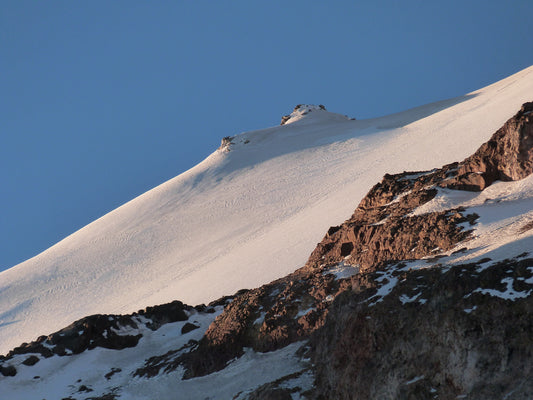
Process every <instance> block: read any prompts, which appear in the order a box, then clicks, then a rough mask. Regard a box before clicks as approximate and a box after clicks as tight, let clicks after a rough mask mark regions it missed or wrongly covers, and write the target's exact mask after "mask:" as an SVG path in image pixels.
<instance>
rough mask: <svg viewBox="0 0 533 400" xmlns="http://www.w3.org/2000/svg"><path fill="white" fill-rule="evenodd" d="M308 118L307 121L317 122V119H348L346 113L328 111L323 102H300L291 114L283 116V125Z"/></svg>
mask: <svg viewBox="0 0 533 400" xmlns="http://www.w3.org/2000/svg"><path fill="white" fill-rule="evenodd" d="M302 119H306V121H307V122H315V121H316V120H317V119H326V120H333V119H341V120H342V119H348V117H346V116H345V115H340V114H335V113H331V112H328V110H326V107H325V106H323V105H322V104H320V105H318V106H316V105H314V104H298V105H297V106H296V107H294V110H293V111H292V113H290V114H289V115H284V116H283V117H281V125H285V124H292V123H294V122H296V121H301V120H302Z"/></svg>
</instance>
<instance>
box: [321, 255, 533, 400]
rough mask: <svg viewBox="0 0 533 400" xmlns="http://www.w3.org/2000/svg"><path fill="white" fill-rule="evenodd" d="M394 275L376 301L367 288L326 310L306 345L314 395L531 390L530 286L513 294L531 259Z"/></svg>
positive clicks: (476, 395)
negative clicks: (312, 366) (511, 288)
mask: <svg viewBox="0 0 533 400" xmlns="http://www.w3.org/2000/svg"><path fill="white" fill-rule="evenodd" d="M393 275H396V278H397V279H398V283H397V284H396V286H395V287H394V289H393V290H392V291H391V292H390V293H389V294H388V295H386V296H384V297H382V298H381V301H376V300H374V301H370V300H371V299H372V296H373V293H374V292H375V289H370V288H367V289H364V290H361V291H357V290H352V291H345V292H344V293H342V294H341V295H339V296H338V297H337V299H336V301H335V302H334V303H333V306H332V307H331V308H330V312H329V313H328V317H327V320H326V323H325V325H324V327H323V328H322V329H320V330H319V331H317V332H316V333H315V335H314V336H313V337H312V340H311V343H312V347H313V350H312V351H311V354H312V358H313V362H314V363H315V365H316V375H315V376H316V383H317V391H316V393H315V396H316V397H315V398H318V399H333V398H334V399H353V398H354V397H353V394H354V393H357V398H358V399H378V398H386V399H403V398H405V399H407V398H409V399H411V398H412V399H428V398H434V397H435V396H438V398H444V399H452V398H457V397H458V396H462V395H465V396H466V398H468V399H496V398H513V399H522V398H524V399H525V398H527V396H526V395H528V394H531V393H533V363H532V362H531V360H532V359H533V358H532V357H533V319H532V318H531V309H532V307H533V296H532V295H531V292H532V290H533V284H527V285H523V286H522V287H521V290H519V284H520V282H522V283H523V282H524V279H520V278H521V277H522V278H525V277H530V276H533V259H526V260H521V261H519V260H517V259H514V260H506V261H504V262H500V263H497V264H495V265H493V266H490V267H488V268H486V269H483V268H480V265H479V264H470V265H459V266H456V267H453V268H451V269H449V270H448V271H445V272H443V271H442V270H441V269H439V268H434V269H427V270H417V271H409V272H406V271H403V272H400V271H397V272H394V273H393ZM504 280H510V281H512V282H513V286H514V290H516V291H517V292H519V296H517V298H515V299H514V300H509V299H506V298H505V297H506V294H505V291H506V288H507V286H506V285H503V284H502V281H504ZM488 289H492V290H495V291H496V292H493V293H496V294H498V293H500V295H499V296H494V295H490V294H488V291H486V290H488ZM507 297H508V296H507ZM511 393H512V394H513V395H512V396H510V397H505V396H506V395H508V394H511ZM525 396H526V397H525ZM459 398H460V397H459Z"/></svg>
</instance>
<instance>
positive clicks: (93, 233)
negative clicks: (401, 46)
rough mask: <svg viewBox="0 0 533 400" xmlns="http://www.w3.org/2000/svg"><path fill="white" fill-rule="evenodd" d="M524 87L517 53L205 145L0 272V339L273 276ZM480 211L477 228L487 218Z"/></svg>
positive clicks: (465, 140)
mask: <svg viewBox="0 0 533 400" xmlns="http://www.w3.org/2000/svg"><path fill="white" fill-rule="evenodd" d="M532 93H533V68H532V67H530V68H528V69H526V70H523V71H521V72H519V73H517V74H515V75H513V76H511V77H509V78H506V79H504V80H502V81H500V82H498V83H496V84H493V85H491V86H488V87H486V88H484V89H481V90H479V91H476V92H473V93H470V94H468V95H465V96H462V97H458V98H456V99H451V100H446V101H442V102H439V103H434V104H430V105H427V106H423V107H419V108H416V109H413V110H408V111H405V112H403V113H399V114H394V115H391V116H386V117H382V118H377V119H372V120H351V119H349V118H347V117H344V116H342V115H338V114H334V113H330V112H327V111H323V110H315V111H312V112H310V113H309V114H307V115H294V119H293V120H292V121H289V122H291V123H289V124H286V125H283V126H276V127H273V128H268V129H263V130H259V131H254V132H247V133H243V134H240V135H236V136H235V137H234V138H233V144H232V145H231V146H230V151H225V150H217V151H215V152H214V153H213V154H211V155H210V156H209V157H208V158H207V159H206V160H204V161H203V162H201V163H200V164H198V165H197V166H195V167H193V168H191V169H190V170H188V171H186V172H184V173H182V174H181V175H178V176H177V177H176V178H174V179H171V180H170V181H168V182H166V183H164V184H162V185H160V186H158V187H156V188H154V189H153V190H151V191H149V192H147V193H145V194H143V195H141V196H139V197H138V198H136V199H134V200H132V201H130V202H129V203H127V204H125V205H123V206H122V207H119V208H118V209H116V210H114V211H113V212H110V213H109V214H107V215H105V216H103V217H102V218H100V219H98V220H96V221H95V222H93V223H91V224H89V225H88V226H86V227H84V228H82V229H80V230H79V231H78V232H76V233H74V234H72V235H70V236H69V237H67V238H65V239H64V240H62V241H61V242H59V243H58V244H56V245H55V246H53V247H51V248H50V249H48V250H46V251H45V252H43V253H41V254H40V255H38V256H36V257H34V258H32V259H30V260H28V261H26V262H24V263H21V264H19V265H17V266H15V267H13V268H11V269H9V270H7V271H4V272H2V273H1V274H0V353H5V352H7V351H8V350H9V349H10V348H12V347H14V346H16V345H19V344H20V343H22V342H24V341H30V340H32V339H35V338H36V337H37V336H39V335H41V334H48V333H51V332H53V331H56V330H58V329H60V328H62V327H64V326H66V325H68V324H70V323H71V322H72V321H74V320H76V319H79V318H81V317H83V316H86V315H90V314H95V313H129V312H132V311H136V310H138V309H141V308H144V307H146V306H148V305H154V304H160V303H165V302H169V301H171V300H174V299H179V300H181V301H184V302H186V303H189V304H193V305H194V304H197V303H202V302H208V301H211V300H214V299H216V298H218V297H220V296H222V295H227V294H232V293H234V292H235V291H237V290H239V289H242V288H251V287H256V286H259V285H261V284H264V283H267V282H269V281H271V280H273V279H276V278H279V277H281V276H284V275H286V274H287V273H289V272H291V271H293V270H295V269H296V268H298V267H300V266H302V265H303V264H304V263H305V261H306V259H307V257H308V256H309V254H310V252H311V251H312V250H313V248H314V247H315V245H316V243H317V242H318V241H320V239H321V238H322V237H323V235H324V234H325V232H326V231H327V229H328V227H329V226H331V225H336V224H339V223H341V222H342V221H344V220H345V219H346V218H348V217H349V216H350V215H351V214H352V212H353V210H354V209H355V207H356V206H357V204H358V202H359V201H360V200H361V198H362V197H363V196H364V195H365V194H366V192H367V191H368V190H369V189H370V188H371V186H372V185H374V184H375V183H376V182H378V181H380V180H381V177H382V176H383V175H384V174H385V173H397V172H402V171H404V170H426V169H432V168H435V167H440V166H442V165H443V164H446V163H450V162H453V161H460V160H462V159H463V158H465V157H467V156H469V155H470V154H472V153H473V152H474V151H475V150H476V149H477V148H478V147H479V146H480V145H481V143H483V142H484V141H486V140H488V139H489V138H490V136H491V135H492V134H493V133H494V132H495V131H496V130H497V129H498V128H499V127H500V126H501V125H502V124H503V123H504V122H505V121H506V120H507V119H508V118H510V117H511V116H513V115H514V114H515V113H516V112H517V111H518V109H519V108H520V106H521V105H522V103H524V102H526V101H530V100H533V99H532V98H531V94H532ZM353 116H355V117H357V110H353ZM117 184H119V182H117ZM498 187H500V186H496V188H498ZM526 191H527V192H528V193H529V194H528V195H527V196H530V193H531V187H529V186H528V187H527V188H526ZM436 201H438V200H436ZM461 201H462V202H464V201H466V200H465V199H461ZM516 204H518V203H516ZM528 204H529V203H528ZM484 207H486V206H484ZM513 207H514V206H513ZM480 215H481V214H480ZM487 215H488V214H487ZM528 215H529V214H528ZM482 217H483V218H482V219H481V222H482V224H483V225H481V226H480V228H479V229H480V230H481V229H485V228H484V227H488V228H487V229H489V228H490V227H491V226H493V225H490V224H491V223H497V222H496V221H495V222H490V217H487V216H485V215H482ZM487 218H488V219H487ZM505 223H506V222H502V224H505ZM490 229H492V228H490ZM494 229H495V228H494ZM494 229H493V230H494ZM501 229H504V226H503V225H502V227H501ZM501 231H502V230H500V232H501ZM480 232H481V233H482V231H480ZM498 235H499V233H498ZM482 237H483V235H480V238H482ZM502 237H504V235H503V236H502ZM480 240H481V239H480ZM513 240H514V239H513ZM479 246H480V247H482V243H480V244H479Z"/></svg>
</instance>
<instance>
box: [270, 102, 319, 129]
mask: <svg viewBox="0 0 533 400" xmlns="http://www.w3.org/2000/svg"><path fill="white" fill-rule="evenodd" d="M314 110H322V111H327V110H326V107H324V106H323V105H322V104H319V105H318V106H315V105H312V104H298V105H297V106H296V107H294V110H292V113H291V114H289V115H284V116H283V117H281V123H280V125H285V124H286V123H287V122H288V121H289V120H290V119H291V118H293V117H294V116H296V115H298V116H303V115H307V114H309V113H310V112H312V111H314Z"/></svg>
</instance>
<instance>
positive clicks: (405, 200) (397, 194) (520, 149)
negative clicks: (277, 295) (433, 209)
mask: <svg viewBox="0 0 533 400" xmlns="http://www.w3.org/2000/svg"><path fill="white" fill-rule="evenodd" d="M532 112H533V102H531V103H526V104H524V105H523V106H522V108H521V109H520V111H519V112H518V113H517V114H516V115H515V116H513V117H512V118H511V119H509V120H508V121H507V122H506V123H505V125H504V126H503V127H502V128H500V129H499V130H498V131H497V132H496V133H495V134H494V135H493V136H492V138H491V139H490V140H489V141H488V142H486V143H484V144H483V145H482V146H481V147H480V148H479V149H478V150H477V151H476V152H475V153H474V154H473V155H472V156H470V157H468V158H466V159H465V160H464V161H463V162H461V163H453V164H449V165H446V166H444V167H442V168H440V169H437V170H433V171H430V172H418V173H408V172H404V173H402V174H397V175H385V177H384V178H383V180H382V181H381V182H380V183H378V184H377V185H375V186H374V187H373V188H372V189H371V190H370V192H369V193H368V194H367V195H366V197H365V198H364V199H363V200H362V201H361V203H360V204H359V206H358V207H357V209H356V210H355V212H354V214H353V215H352V217H351V218H350V219H349V220H347V221H345V222H344V223H343V224H342V225H340V226H335V227H331V228H330V229H329V231H328V233H327V234H326V236H325V237H324V239H323V240H322V242H320V243H319V244H318V246H317V248H316V249H315V250H314V251H313V253H312V254H311V256H310V258H309V261H308V265H309V266H311V267H316V266H317V265H320V264H322V263H332V262H339V261H341V260H343V259H345V258H346V257H348V259H349V260H350V263H355V264H359V265H361V267H362V268H363V270H367V269H369V268H373V266H375V265H376V264H377V263H379V262H383V261H400V260H406V259H420V258H423V257H426V256H428V255H431V254H432V253H434V252H438V251H443V250H444V251H446V250H450V249H451V248H453V247H454V246H455V245H456V244H457V243H459V242H461V241H463V240H465V239H467V238H468V234H469V231H468V230H465V229H463V228H462V227H460V226H458V224H460V223H463V222H465V221H468V222H470V224H473V223H474V221H475V219H476V215H474V214H465V210H462V209H454V210H447V211H446V212H442V213H432V214H425V215H422V216H412V215H410V213H411V212H412V211H413V210H414V209H415V208H417V207H419V206H421V205H422V204H424V203H426V202H428V201H429V200H431V199H433V198H434V197H435V195H436V194H437V189H438V188H439V187H440V188H449V189H458V190H470V191H480V190H483V189H485V188H486V187H487V186H489V185H491V184H492V183H493V182H494V181H496V180H503V181H509V180H518V179H522V178H525V177H526V176H528V175H529V174H531V173H532V172H533V115H532Z"/></svg>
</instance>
